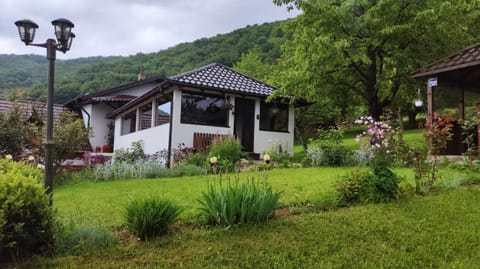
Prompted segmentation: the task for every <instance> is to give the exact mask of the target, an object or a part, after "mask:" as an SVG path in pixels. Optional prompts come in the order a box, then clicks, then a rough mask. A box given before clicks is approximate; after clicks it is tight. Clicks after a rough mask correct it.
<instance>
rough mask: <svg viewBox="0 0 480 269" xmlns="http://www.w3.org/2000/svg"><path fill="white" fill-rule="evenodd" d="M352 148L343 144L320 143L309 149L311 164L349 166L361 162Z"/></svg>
mask: <svg viewBox="0 0 480 269" xmlns="http://www.w3.org/2000/svg"><path fill="white" fill-rule="evenodd" d="M355 156H356V155H355V154H354V152H353V151H352V150H350V149H347V148H345V147H344V146H341V145H320V146H314V147H311V148H309V149H307V158H308V162H309V165H311V166H349V165H356V164H359V161H357V160H356V159H355Z"/></svg>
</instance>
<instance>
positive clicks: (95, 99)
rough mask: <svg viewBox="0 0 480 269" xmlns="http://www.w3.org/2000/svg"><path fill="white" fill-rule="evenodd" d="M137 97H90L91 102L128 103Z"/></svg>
mask: <svg viewBox="0 0 480 269" xmlns="http://www.w3.org/2000/svg"><path fill="white" fill-rule="evenodd" d="M136 97H137V96H133V95H113V96H97V97H92V101H93V102H129V101H131V100H133V99H135V98H136Z"/></svg>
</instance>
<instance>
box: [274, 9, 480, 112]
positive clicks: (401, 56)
mask: <svg viewBox="0 0 480 269" xmlns="http://www.w3.org/2000/svg"><path fill="white" fill-rule="evenodd" d="M273 2H274V3H275V4H277V5H282V4H286V5H288V6H289V7H292V6H295V7H297V8H299V9H301V10H302V11H303V13H302V14H301V15H299V16H298V17H297V18H296V19H295V20H292V21H291V22H290V23H289V26H288V27H289V29H290V30H291V31H293V38H292V39H291V40H288V41H287V42H286V43H285V44H284V45H283V47H282V49H283V50H282V51H283V54H282V57H281V59H280V61H279V65H278V67H277V72H276V73H277V76H276V77H277V78H278V83H279V84H280V86H281V87H280V88H281V89H282V90H283V91H287V92H288V93H295V94H299V95H301V96H304V97H306V98H307V99H308V100H313V101H315V100H316V99H318V98H319V96H329V97H332V96H334V98H336V99H339V98H342V99H349V98H351V97H352V96H355V98H357V99H358V100H360V101H361V102H362V103H363V104H365V105H366V106H367V107H368V113H369V114H370V115H372V116H374V117H375V118H378V117H379V116H380V115H381V114H382V111H383V109H385V108H387V107H391V106H393V105H395V104H394V101H395V100H396V98H397V97H398V96H399V95H400V93H402V92H403V95H404V96H406V97H408V96H409V97H411V99H410V100H413V96H414V95H415V93H416V89H417V87H415V86H412V85H414V82H413V81H412V80H411V79H410V76H409V73H410V72H412V71H413V70H414V69H415V68H418V67H420V66H422V65H424V64H425V63H428V62H430V61H432V60H434V59H437V58H439V57H441V56H444V55H446V54H447V53H451V52H453V51H455V50H457V49H460V48H462V47H464V46H465V45H467V44H469V43H471V42H472V41H473V39H474V37H476V34H475V33H474V32H472V31H473V30H474V28H472V27H471V25H473V24H472V21H478V20H477V18H478V17H479V5H480V1H467V0H458V1H438V0H425V1H411V0H325V1H307V0H273ZM475 31H476V30H475ZM302 80H303V81H307V82H308V85H305V83H303V84H302V83H301V81H302ZM298 85H301V86H302V87H298Z"/></svg>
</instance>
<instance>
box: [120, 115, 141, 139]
mask: <svg viewBox="0 0 480 269" xmlns="http://www.w3.org/2000/svg"><path fill="white" fill-rule="evenodd" d="M136 127H137V113H136V111H132V112H130V113H128V114H126V115H125V116H123V117H122V135H126V134H129V133H133V132H135V130H136Z"/></svg>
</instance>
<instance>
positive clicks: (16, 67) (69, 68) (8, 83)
mask: <svg viewBox="0 0 480 269" xmlns="http://www.w3.org/2000/svg"><path fill="white" fill-rule="evenodd" d="M118 58H119V57H88V58H78V59H73V60H59V59H57V61H56V62H55V67H56V72H55V74H56V76H57V77H69V76H72V75H73V74H75V73H76V72H78V71H79V70H80V69H82V68H84V67H86V66H91V65H95V64H100V63H105V62H109V61H113V60H116V59H118ZM47 68H48V65H47V58H46V57H45V56H40V55H33V54H30V55H14V54H9V55H5V54H1V55H0V95H1V94H2V93H3V92H4V91H6V90H13V89H19V88H29V87H32V86H33V85H35V84H39V83H45V82H46V80H47Z"/></svg>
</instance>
